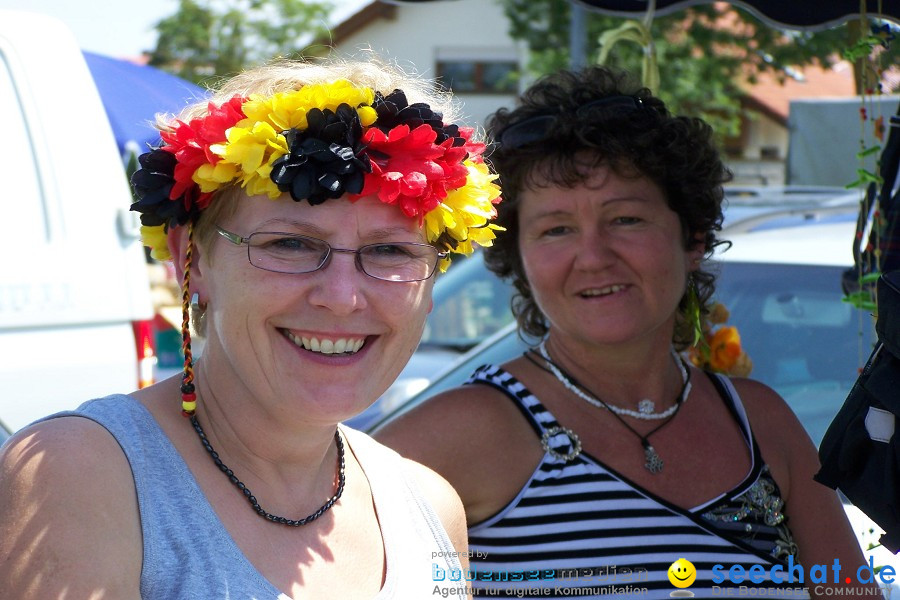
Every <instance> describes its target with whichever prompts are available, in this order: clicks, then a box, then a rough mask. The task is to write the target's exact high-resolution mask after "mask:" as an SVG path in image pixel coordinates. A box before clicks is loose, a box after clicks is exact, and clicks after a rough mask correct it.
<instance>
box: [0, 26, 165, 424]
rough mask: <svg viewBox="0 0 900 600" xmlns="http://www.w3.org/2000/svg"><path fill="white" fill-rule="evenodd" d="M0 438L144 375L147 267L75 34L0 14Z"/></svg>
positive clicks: (148, 355) (132, 384)
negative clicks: (1, 124) (0, 122)
mask: <svg viewBox="0 0 900 600" xmlns="http://www.w3.org/2000/svg"><path fill="white" fill-rule="evenodd" d="M0 114H3V115H4V119H3V120H4V128H3V129H4V131H3V135H2V136H0V206H2V212H0V214H2V215H3V219H2V221H0V231H2V244H0V441H2V439H3V438H4V437H5V435H4V433H3V431H2V430H3V429H4V428H5V429H6V430H7V431H8V432H12V431H15V430H16V429H19V428H20V427H22V426H23V425H26V424H27V423H29V422H31V421H32V420H34V419H36V418H38V417H40V416H42V415H45V414H49V413H51V412H55V411H59V410H63V409H68V408H72V407H75V406H77V405H78V404H80V403H81V402H83V401H85V400H88V399H90V398H93V397H97V396H101V395H106V394H109V393H112V392H130V391H132V390H134V389H136V388H138V387H139V385H140V384H141V379H144V380H145V382H146V380H147V379H149V378H150V377H152V367H153V361H154V360H155V359H154V357H153V355H152V346H151V345H150V341H151V340H152V329H151V320H152V318H153V307H152V303H151V299H150V286H149V283H148V275H147V267H146V262H145V258H144V253H143V249H142V247H141V244H140V240H139V233H138V225H139V224H138V220H137V219H136V218H135V215H134V214H133V213H130V212H129V210H128V208H129V204H130V202H131V194H130V191H129V187H128V182H127V180H126V176H125V170H124V168H123V164H122V160H121V158H120V157H119V154H118V151H117V148H116V143H115V140H114V139H113V134H112V131H111V129H110V125H109V122H108V120H107V117H106V113H105V112H104V109H103V105H102V103H101V101H100V97H99V95H98V92H97V89H96V88H95V86H94V82H93V79H92V78H91V74H90V72H89V71H88V67H87V65H86V64H85V61H84V58H83V57H82V53H81V50H80V49H79V47H78V44H77V43H76V41H75V38H74V36H73V34H72V33H71V32H70V31H69V30H68V29H67V28H66V27H65V26H64V25H63V24H62V23H61V22H60V21H58V20H56V19H55V18H51V17H49V16H46V15H40V14H33V13H26V12H18V11H6V10H0Z"/></svg>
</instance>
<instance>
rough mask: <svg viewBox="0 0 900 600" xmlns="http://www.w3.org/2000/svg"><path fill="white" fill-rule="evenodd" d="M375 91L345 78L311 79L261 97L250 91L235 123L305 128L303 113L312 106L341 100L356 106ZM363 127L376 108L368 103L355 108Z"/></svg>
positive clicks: (330, 106)
mask: <svg viewBox="0 0 900 600" xmlns="http://www.w3.org/2000/svg"><path fill="white" fill-rule="evenodd" d="M374 101H375V92H374V91H372V90H371V89H370V88H367V87H357V86H355V85H353V84H352V83H351V82H350V81H347V80H346V79H338V80H337V81H333V82H330V83H314V84H309V85H305V86H303V87H302V88H300V89H299V90H294V91H292V92H279V93H277V94H273V95H272V96H268V97H264V96H260V95H259V94H253V95H251V96H250V99H249V100H247V102H245V103H244V106H243V111H244V114H245V115H247V119H246V120H245V121H242V122H241V123H238V125H239V126H243V127H247V126H248V125H249V123H259V122H264V123H268V124H269V125H271V126H272V127H274V128H275V129H277V130H278V131H286V130H288V129H299V130H304V129H306V128H307V127H308V126H309V125H308V123H307V121H306V113H307V112H308V111H309V110H311V109H313V108H318V109H320V110H325V109H326V108H327V109H330V110H332V111H333V110H336V109H337V107H338V106H340V105H341V104H349V105H350V106H352V107H354V108H355V107H357V106H359V105H360V104H367V105H368V104H372V102H374ZM357 112H358V113H359V119H360V122H361V123H362V125H363V127H368V126H369V125H371V124H372V123H374V122H375V118H376V116H377V115H376V114H375V111H374V110H373V109H372V108H371V107H369V106H367V107H365V109H363V110H358V111H357Z"/></svg>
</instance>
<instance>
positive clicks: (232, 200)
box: [0, 62, 499, 600]
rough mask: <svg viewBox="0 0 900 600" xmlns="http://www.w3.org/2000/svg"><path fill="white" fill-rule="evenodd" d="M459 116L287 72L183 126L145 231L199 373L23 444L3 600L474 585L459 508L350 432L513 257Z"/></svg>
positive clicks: (147, 187) (432, 478) (6, 489)
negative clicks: (473, 291)
mask: <svg viewBox="0 0 900 600" xmlns="http://www.w3.org/2000/svg"><path fill="white" fill-rule="evenodd" d="M445 104H446V99H445V98H442V97H439V96H438V95H437V94H436V93H435V92H434V91H432V90H431V87H430V86H429V85H428V84H427V82H425V81H421V80H417V79H415V78H411V77H408V76H404V75H403V74H401V73H399V72H398V71H396V70H394V69H391V68H388V67H387V66H386V65H380V64H377V63H375V62H372V63H336V62H335V63H321V64H315V65H313V64H305V63H291V62H283V63H277V64H274V65H270V66H267V67H262V68H259V69H256V70H252V71H248V72H246V73H243V74H241V75H239V76H237V77H235V78H234V79H232V80H231V81H229V82H227V83H226V84H225V85H224V86H223V88H222V89H221V90H219V91H218V92H217V94H216V95H215V96H214V97H213V98H212V100H211V101H209V102H208V103H203V104H198V105H196V106H193V107H190V108H188V109H186V110H185V111H184V113H183V114H182V115H180V117H179V118H178V119H172V120H168V121H166V122H164V123H163V127H162V139H163V141H164V143H163V145H162V147H161V148H159V149H154V150H152V151H150V152H149V153H147V154H144V155H143V156H141V158H140V163H141V169H140V170H139V171H138V172H137V173H136V174H135V175H134V177H133V184H134V188H135V190H136V192H137V195H138V197H139V200H138V201H137V202H135V204H134V206H133V209H134V210H136V211H138V212H140V213H141V221H142V223H143V228H142V233H143V237H144V240H145V242H146V243H147V245H148V246H150V247H151V248H152V253H153V255H154V256H155V257H156V258H158V259H161V260H167V259H171V260H174V261H175V265H176V268H177V270H178V274H179V277H180V279H181V280H182V282H183V311H184V323H183V347H184V354H185V365H184V373H183V375H182V377H180V378H173V379H170V380H167V381H164V382H161V383H159V384H157V385H154V386H151V387H150V388H147V389H145V390H141V391H139V392H134V393H132V394H130V395H128V396H124V395H115V396H109V397H106V398H102V399H98V400H93V401H91V402H88V403H86V404H84V405H82V406H81V407H80V408H79V409H78V410H77V411H74V412H71V413H63V414H58V415H54V416H52V417H50V418H48V419H45V420H42V421H40V422H38V423H36V424H33V425H31V426H29V427H27V428H25V429H23V430H22V431H20V432H19V433H17V434H16V435H15V436H14V437H13V438H12V439H11V440H10V441H9V442H8V444H7V445H6V446H5V447H4V449H3V453H2V456H0V532H2V535H0V581H3V582H4V583H3V585H2V587H3V594H2V595H3V596H4V597H15V598H41V599H44V598H62V597H66V598H89V597H90V598H101V597H102V598H116V599H120V598H145V599H150V598H152V599H157V598H158V599H161V600H162V599H165V600H171V599H177V598H226V597H227V598H259V599H262V598H272V599H275V598H282V599H287V598H301V597H302V598H375V597H377V598H423V597H428V596H430V595H431V594H432V591H433V588H434V583H435V582H434V580H433V579H432V569H433V568H434V567H433V565H437V566H438V567H439V568H442V569H445V570H448V572H449V570H451V569H459V568H460V567H464V566H465V565H466V561H465V559H463V560H462V563H460V560H459V558H458V555H457V553H463V552H465V550H466V539H465V521H464V516H463V513H462V508H461V505H460V503H459V498H458V497H457V496H456V494H455V493H454V492H453V490H452V488H450V487H449V485H448V484H447V483H446V482H445V481H444V480H443V479H441V478H440V477H439V476H437V475H436V474H434V473H433V472H432V471H430V470H428V469H426V468H425V467H422V466H421V465H418V464H416V463H413V462H410V461H407V460H405V459H402V458H400V457H399V456H398V455H396V454H395V453H393V452H392V451H390V450H388V449H386V448H384V447H383V446H380V445H379V444H377V443H376V442H374V441H373V440H371V439H370V438H368V437H367V436H365V435H363V434H361V433H359V432H356V431H353V430H350V429H348V428H346V427H343V426H341V425H339V423H340V422H341V421H342V420H344V419H346V418H348V417H350V416H353V415H355V414H357V413H359V412H361V411H362V410H364V409H365V408H366V407H368V406H369V405H370V404H371V403H372V402H374V401H375V399H376V398H378V396H379V395H380V394H381V393H382V392H383V391H384V390H386V389H387V388H388V386H389V385H390V384H391V383H392V382H393V380H394V378H395V377H396V376H397V375H398V374H399V372H400V370H401V369H402V368H403V366H404V365H405V363H406V362H407V360H408V359H409V357H410V355H411V354H412V352H413V351H414V350H415V348H416V345H417V343H418V341H419V337H420V336H421V333H422V329H423V327H424V322H425V316H426V314H427V312H428V311H429V310H430V307H431V296H430V294H431V287H432V284H433V275H434V273H435V272H436V271H437V270H444V269H445V268H446V267H447V265H448V264H449V253H450V252H451V251H452V252H457V253H469V252H471V251H472V244H473V242H474V243H479V244H482V245H489V244H490V243H491V240H492V239H493V237H494V230H495V229H496V227H495V226H493V225H491V224H490V220H491V219H492V218H493V217H494V216H495V208H494V204H495V203H497V202H498V201H499V188H498V186H497V185H496V184H495V183H494V182H493V180H494V178H495V176H494V175H492V174H491V173H490V172H489V171H488V169H487V167H486V165H485V163H484V162H483V160H482V158H481V155H482V151H483V149H484V148H483V145H482V144H480V143H478V142H476V141H475V140H474V139H473V137H472V131H471V130H470V129H466V128H463V127H458V126H456V125H454V124H452V122H451V121H450V119H449V118H448V115H447V113H446V112H444V113H443V114H442V112H441V108H446V106H443V105H445ZM86 209H89V207H86ZM189 315H190V316H189ZM191 321H193V323H192V325H193V327H191V326H190V325H191ZM192 329H193V330H194V332H195V335H196V334H202V335H203V337H204V338H205V339H204V348H203V352H202V357H200V358H197V359H196V360H195V358H194V355H193V352H192V347H191V330H192ZM36 384H38V385H39V383H36ZM251 490H252V491H251ZM457 587H460V586H457ZM464 587H465V583H463V585H462V588H460V589H461V590H462V592H463V593H464ZM457 593H460V590H457Z"/></svg>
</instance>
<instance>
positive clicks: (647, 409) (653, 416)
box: [538, 341, 691, 421]
mask: <svg viewBox="0 0 900 600" xmlns="http://www.w3.org/2000/svg"><path fill="white" fill-rule="evenodd" d="M538 350H539V351H540V353H541V357H542V358H543V359H544V360H545V361H547V366H548V368H549V369H550V372H551V373H553V375H555V376H556V378H557V379H558V380H559V381H560V383H562V384H563V385H564V386H566V389H568V390H569V391H571V392H572V393H573V394H575V395H576V396H578V397H579V398H581V399H582V400H584V401H585V402H587V403H588V404H592V405H593V406H596V407H597V408H605V409H607V410H608V411H610V412H612V413H614V414H617V415H623V416H627V417H634V418H635V419H641V420H645V421H655V420H659V419H668V418H669V417H671V416H672V415H674V414H675V412H676V411H677V410H678V408H679V407H680V406H681V404H682V403H683V402H685V401H687V397H688V395H689V394H690V393H691V378H690V375H688V370H687V368H686V367H685V366H684V361H683V360H681V358H680V357H679V356H678V354H676V352H675V350H674V349H673V350H671V353H672V358H673V359H674V360H675V364H676V365H678V369H679V371H680V372H681V381H682V385H683V388H682V390H681V394H679V396H678V398H677V399H676V400H675V404H673V405H672V406H670V407H669V408H667V409H666V410H664V411H662V412H653V410H654V404H653V401H652V400H647V399H644V400H641V401H640V402H639V403H638V410H631V409H628V408H622V407H621V406H616V405H615V404H609V403H608V402H604V401H602V400H599V399H598V398H595V397H594V396H591V395H589V394H586V393H585V392H584V391H583V390H586V389H587V388H585V387H584V386H583V385H582V384H580V383H578V382H577V381H575V378H574V377H572V376H571V375H569V374H568V373H566V372H564V371H563V370H562V368H561V367H559V366H557V364H556V363H554V362H553V360H552V359H551V358H550V354H549V353H548V352H547V346H546V341H542V342H541V343H540V345H539V346H538Z"/></svg>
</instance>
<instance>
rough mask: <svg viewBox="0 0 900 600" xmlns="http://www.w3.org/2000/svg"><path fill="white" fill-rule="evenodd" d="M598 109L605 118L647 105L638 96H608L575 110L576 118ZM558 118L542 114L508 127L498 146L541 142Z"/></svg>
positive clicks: (513, 146) (504, 146) (583, 117)
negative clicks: (600, 109)
mask: <svg viewBox="0 0 900 600" xmlns="http://www.w3.org/2000/svg"><path fill="white" fill-rule="evenodd" d="M598 108H602V109H603V110H602V114H603V116H604V117H609V116H612V115H617V114H628V113H631V112H634V111H636V110H640V109H643V108H645V105H644V101H643V100H642V99H640V98H638V97H636V96H606V97H605V98H599V99H597V100H592V101H591V102H588V103H587V104H583V105H581V106H579V107H578V108H577V109H576V110H575V116H576V117H577V118H579V119H586V118H588V117H589V116H590V113H591V111H593V110H594V109H598ZM558 117H559V113H552V114H540V115H534V116H533V117H528V118H527V119H523V120H521V121H519V122H517V123H513V124H512V125H507V126H506V127H505V128H503V130H501V131H500V133H499V134H498V135H497V144H498V145H499V146H500V147H501V148H506V149H515V148H519V147H520V146H524V145H526V144H532V143H534V142H539V141H541V140H542V139H544V138H546V137H547V134H548V133H549V132H550V128H551V127H553V126H554V124H555V123H556V119H557V118H558Z"/></svg>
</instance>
